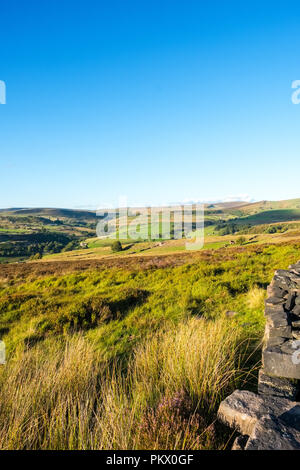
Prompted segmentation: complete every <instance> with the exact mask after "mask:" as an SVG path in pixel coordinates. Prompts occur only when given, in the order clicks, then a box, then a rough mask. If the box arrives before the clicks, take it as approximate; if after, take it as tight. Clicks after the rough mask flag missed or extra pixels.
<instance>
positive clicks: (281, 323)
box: [267, 313, 289, 328]
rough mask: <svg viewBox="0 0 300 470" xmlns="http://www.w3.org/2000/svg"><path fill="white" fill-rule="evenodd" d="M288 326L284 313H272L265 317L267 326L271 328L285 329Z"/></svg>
mask: <svg viewBox="0 0 300 470" xmlns="http://www.w3.org/2000/svg"><path fill="white" fill-rule="evenodd" d="M288 324H289V323H288V318H287V314H286V313H273V315H269V316H268V317H267V325H269V326H270V327H271V328H279V327H286V326H288Z"/></svg>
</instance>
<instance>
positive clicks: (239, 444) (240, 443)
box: [231, 435, 249, 450]
mask: <svg viewBox="0 0 300 470" xmlns="http://www.w3.org/2000/svg"><path fill="white" fill-rule="evenodd" d="M248 439H249V436H243V435H240V436H238V437H236V438H235V440H234V443H233V444H232V448H231V450H244V449H245V446H246V444H247V441H248Z"/></svg>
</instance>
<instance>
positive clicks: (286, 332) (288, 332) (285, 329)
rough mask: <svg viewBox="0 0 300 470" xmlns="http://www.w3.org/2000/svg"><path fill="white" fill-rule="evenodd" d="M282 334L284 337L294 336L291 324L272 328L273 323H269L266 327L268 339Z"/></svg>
mask: <svg viewBox="0 0 300 470" xmlns="http://www.w3.org/2000/svg"><path fill="white" fill-rule="evenodd" d="M277 336H281V337H282V338H292V328H291V326H282V327H280V328H274V327H273V328H272V325H270V324H269V323H267V324H266V328H265V337H266V339H267V340H268V339H269V338H274V337H277Z"/></svg>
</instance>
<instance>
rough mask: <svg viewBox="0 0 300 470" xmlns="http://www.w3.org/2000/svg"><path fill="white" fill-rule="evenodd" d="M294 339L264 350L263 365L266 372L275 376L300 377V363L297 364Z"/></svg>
mask: <svg viewBox="0 0 300 470" xmlns="http://www.w3.org/2000/svg"><path fill="white" fill-rule="evenodd" d="M293 346H294V341H292V340H290V341H286V342H285V343H283V344H282V345H281V346H274V347H267V348H266V349H265V350H264V351H263V355H262V356H263V357H262V359H263V367H264V370H265V373H266V374H269V375H271V376H275V377H285V378H291V379H300V364H297V361H296V360H295V359H297V358H296V354H295V353H296V350H295V348H294V347H293Z"/></svg>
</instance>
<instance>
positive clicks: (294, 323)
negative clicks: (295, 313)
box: [292, 320, 300, 328]
mask: <svg viewBox="0 0 300 470" xmlns="http://www.w3.org/2000/svg"><path fill="white" fill-rule="evenodd" d="M292 327H293V328H300V320H294V321H292Z"/></svg>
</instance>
